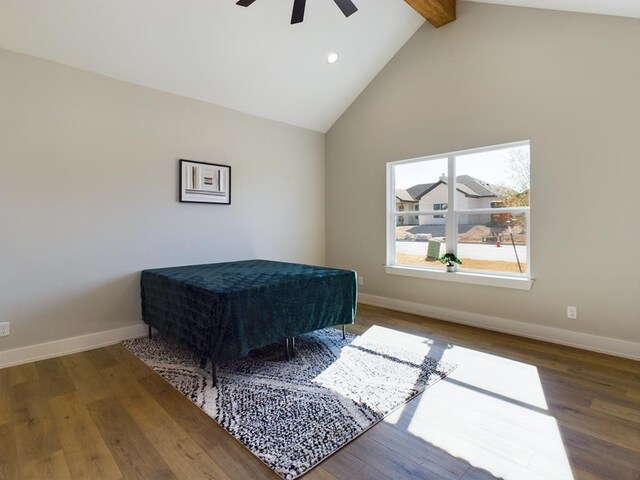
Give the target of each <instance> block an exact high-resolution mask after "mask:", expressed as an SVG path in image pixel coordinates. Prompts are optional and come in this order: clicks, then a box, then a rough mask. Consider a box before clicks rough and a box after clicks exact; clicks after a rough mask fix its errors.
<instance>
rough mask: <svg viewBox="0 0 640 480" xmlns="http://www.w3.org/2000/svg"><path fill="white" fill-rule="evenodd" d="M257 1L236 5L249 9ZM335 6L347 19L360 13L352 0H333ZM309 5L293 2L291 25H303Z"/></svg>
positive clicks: (241, 0) (300, 0)
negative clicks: (305, 10) (305, 8)
mask: <svg viewBox="0 0 640 480" xmlns="http://www.w3.org/2000/svg"><path fill="white" fill-rule="evenodd" d="M255 1H256V0H238V2H237V3H236V5H240V6H241V7H248V6H249V5H251V4H252V3H253V2H255ZM333 1H334V2H335V4H336V5H337V6H338V8H339V9H340V10H342V13H344V16H345V17H348V16H349V15H351V14H353V13H356V12H357V11H358V7H356V6H355V5H354V4H353V2H352V1H351V0H333ZM306 3H307V0H293V12H292V13H291V25H293V24H295V23H301V22H302V21H303V20H304V7H305V4H306Z"/></svg>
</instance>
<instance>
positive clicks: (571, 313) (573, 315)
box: [567, 306, 578, 320]
mask: <svg viewBox="0 0 640 480" xmlns="http://www.w3.org/2000/svg"><path fill="white" fill-rule="evenodd" d="M567 318H568V319H570V320H577V319H578V307H572V306H568V307H567Z"/></svg>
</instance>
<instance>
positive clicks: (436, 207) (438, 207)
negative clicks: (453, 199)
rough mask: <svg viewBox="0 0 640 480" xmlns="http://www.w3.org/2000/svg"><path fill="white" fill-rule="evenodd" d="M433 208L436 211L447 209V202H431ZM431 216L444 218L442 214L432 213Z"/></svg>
mask: <svg viewBox="0 0 640 480" xmlns="http://www.w3.org/2000/svg"><path fill="white" fill-rule="evenodd" d="M433 209H434V210H435V211H436V212H437V211H438V210H446V209H447V204H446V203H434V204H433ZM433 218H444V215H434V216H433Z"/></svg>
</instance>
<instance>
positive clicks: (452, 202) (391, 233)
mask: <svg viewBox="0 0 640 480" xmlns="http://www.w3.org/2000/svg"><path fill="white" fill-rule="evenodd" d="M522 146H528V147H530V146H531V145H530V141H529V140H524V141H520V142H512V143H504V144H501V145H491V146H488V147H481V148H473V149H469V150H460V151H456V152H449V153H445V154H441V155H431V156H427V157H418V158H411V159H408V160H400V161H395V162H388V163H387V261H386V265H385V271H386V272H387V273H389V274H393V275H406V276H411V277H419V278H428V279H435V280H443V281H451V282H458V283H473V284H479V285H487V286H496V287H505V288H516V289H522V290H530V289H531V287H532V285H533V278H532V275H531V213H530V206H529V207H506V208H481V209H458V208H456V187H457V185H456V162H455V157H456V156H459V155H464V154H473V153H482V152H488V151H493V150H503V149H507V148H515V147H522ZM443 159H446V160H447V178H448V181H447V199H448V201H447V205H448V208H447V209H446V210H437V211H436V210H417V211H415V212H413V215H417V216H420V215H433V216H435V215H444V216H445V236H446V238H447V242H446V249H447V252H453V253H455V254H456V255H457V252H458V217H459V216H460V215H468V214H487V213H489V214H499V213H511V214H524V215H525V218H526V225H527V227H526V235H527V258H526V266H527V271H526V272H524V273H509V272H499V273H493V272H488V271H484V270H482V271H480V270H467V269H465V270H464V271H457V272H446V271H443V270H440V269H435V268H430V267H421V266H411V265H404V264H397V263H396V261H395V259H396V228H395V227H396V223H395V222H396V217H397V216H398V215H402V214H403V213H401V212H398V211H396V208H395V183H396V182H395V175H394V173H395V172H394V167H395V166H398V165H403V164H410V163H416V162H423V161H432V160H443ZM505 247H507V245H505Z"/></svg>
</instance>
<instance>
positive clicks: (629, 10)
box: [469, 0, 640, 18]
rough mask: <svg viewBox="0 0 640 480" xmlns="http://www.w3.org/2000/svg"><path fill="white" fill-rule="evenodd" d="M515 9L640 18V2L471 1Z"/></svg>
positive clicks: (585, 0)
mask: <svg viewBox="0 0 640 480" xmlns="http://www.w3.org/2000/svg"><path fill="white" fill-rule="evenodd" d="M469 1H471V2H478V3H496V4H499V5H513V6H515V7H531V8H544V9H548V10H564V11H567V12H583V13H598V14H600V15H615V16H618V17H635V18H640V0H469Z"/></svg>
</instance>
